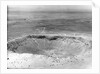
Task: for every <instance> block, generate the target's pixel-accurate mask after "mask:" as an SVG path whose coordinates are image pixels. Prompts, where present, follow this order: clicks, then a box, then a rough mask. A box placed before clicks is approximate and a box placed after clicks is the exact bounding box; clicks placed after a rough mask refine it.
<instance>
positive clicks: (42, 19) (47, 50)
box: [7, 5, 92, 69]
mask: <svg viewBox="0 0 100 74" xmlns="http://www.w3.org/2000/svg"><path fill="white" fill-rule="evenodd" d="M89 68H92V8H91V6H89V5H47V6H45V5H39V6H38V5H35V6H34V5H9V6H8V8H7V69H89Z"/></svg>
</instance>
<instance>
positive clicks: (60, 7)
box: [8, 5, 92, 12]
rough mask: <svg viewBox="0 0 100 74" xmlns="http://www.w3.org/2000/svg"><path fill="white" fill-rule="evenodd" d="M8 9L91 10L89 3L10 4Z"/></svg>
mask: <svg viewBox="0 0 100 74" xmlns="http://www.w3.org/2000/svg"><path fill="white" fill-rule="evenodd" d="M8 10H9V11H29V12H31V11H36V12H42V11H43V12H50V11H51V12H56V11H57V12H60V11H64V12H91V11H92V6H90V5H10V6H8Z"/></svg>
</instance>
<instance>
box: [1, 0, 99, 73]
mask: <svg viewBox="0 0 100 74" xmlns="http://www.w3.org/2000/svg"><path fill="white" fill-rule="evenodd" d="M8 5H92V2H91V1H2V2H1V73H99V72H100V70H99V62H100V61H99V58H100V57H99V54H100V52H99V33H100V32H99V10H98V8H95V7H94V6H93V5H92V42H93V44H92V69H59V70H58V69H7V6H8Z"/></svg>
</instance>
